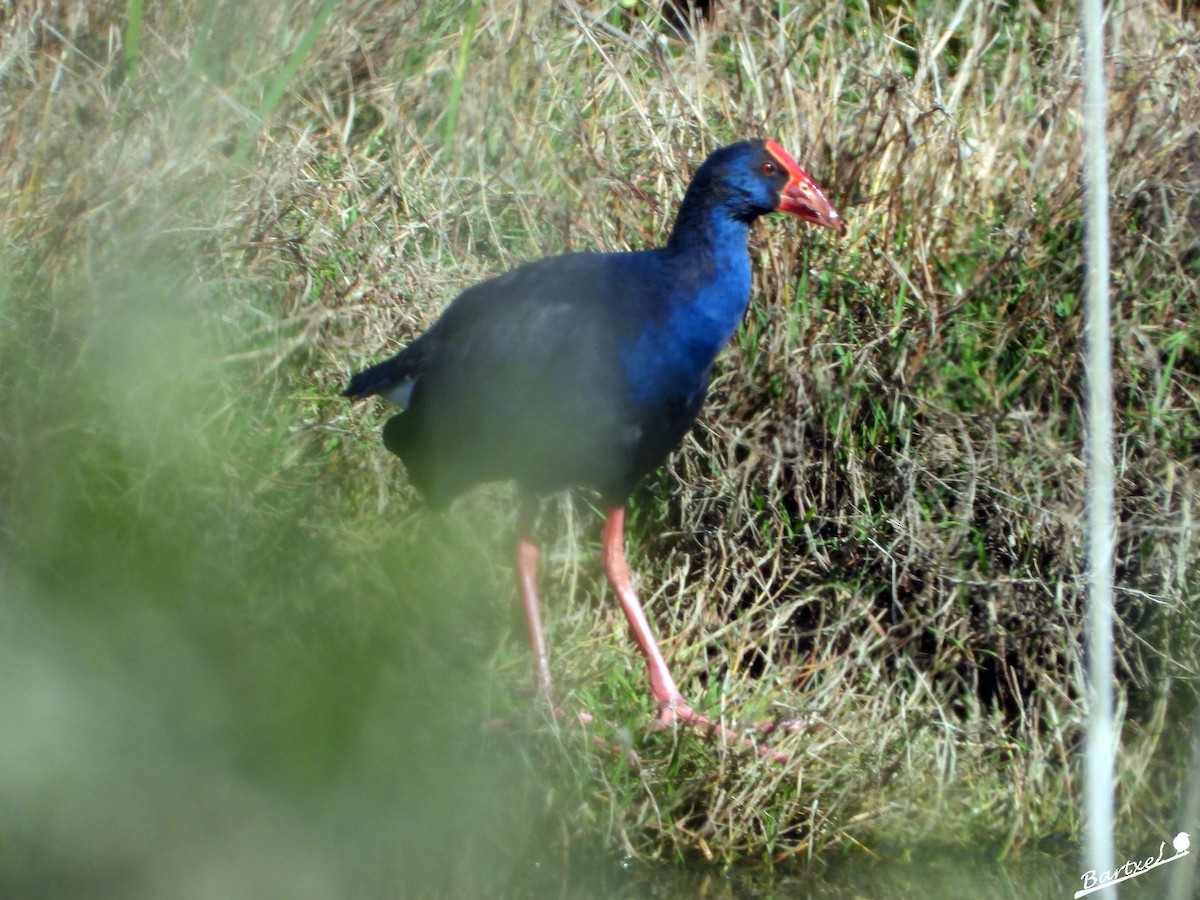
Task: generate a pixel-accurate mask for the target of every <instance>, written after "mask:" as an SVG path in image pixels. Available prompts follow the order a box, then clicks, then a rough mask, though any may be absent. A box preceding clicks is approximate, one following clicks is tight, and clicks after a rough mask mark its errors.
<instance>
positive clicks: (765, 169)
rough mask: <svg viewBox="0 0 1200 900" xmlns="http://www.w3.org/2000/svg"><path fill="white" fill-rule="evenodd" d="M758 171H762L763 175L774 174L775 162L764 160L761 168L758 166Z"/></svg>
mask: <svg viewBox="0 0 1200 900" xmlns="http://www.w3.org/2000/svg"><path fill="white" fill-rule="evenodd" d="M758 171H760V172H762V173H763V174H764V175H774V174H775V163H773V162H765V163H763V164H762V166H761V168H759V170H758Z"/></svg>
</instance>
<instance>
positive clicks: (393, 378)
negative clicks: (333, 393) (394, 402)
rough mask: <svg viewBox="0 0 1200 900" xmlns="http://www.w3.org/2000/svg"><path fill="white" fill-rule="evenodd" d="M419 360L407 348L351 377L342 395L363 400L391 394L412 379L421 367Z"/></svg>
mask: <svg viewBox="0 0 1200 900" xmlns="http://www.w3.org/2000/svg"><path fill="white" fill-rule="evenodd" d="M410 349H411V348H410ZM417 362H418V360H417V359H414V355H413V354H412V353H410V352H409V350H405V351H404V352H403V353H399V354H397V355H396V356H393V357H392V358H391V359H385V360H384V361H383V362H381V363H376V364H375V365H373V366H371V367H370V368H369V369H363V370H362V371H361V372H359V373H358V374H357V375H355V376H354V377H353V378H351V379H350V384H349V385H347V386H346V390H345V391H343V392H342V396H343V397H349V398H350V399H351V400H362V399H363V398H365V397H370V396H372V395H374V394H385V395H390V394H391V393H392V392H394V391H396V389H398V388H402V387H403V386H404V385H405V383H406V382H411V381H412V379H413V378H414V377H415V376H416V374H417V369H418V368H419V366H418V365H417Z"/></svg>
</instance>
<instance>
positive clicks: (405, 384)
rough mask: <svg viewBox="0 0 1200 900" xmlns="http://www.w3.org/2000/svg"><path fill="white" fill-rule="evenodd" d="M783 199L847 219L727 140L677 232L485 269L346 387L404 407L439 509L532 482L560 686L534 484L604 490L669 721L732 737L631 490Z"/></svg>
mask: <svg viewBox="0 0 1200 900" xmlns="http://www.w3.org/2000/svg"><path fill="white" fill-rule="evenodd" d="M773 211H780V212H785V213H791V214H792V215H795V216H798V217H799V218H801V219H805V220H807V221H809V222H813V223H815V224H817V225H824V226H826V227H829V228H834V229H838V228H841V226H842V220H841V218H840V217H839V215H838V213H837V210H835V209H834V208H833V205H832V204H831V203H830V202H829V201H828V200H827V199H826V197H825V195H824V193H822V191H821V189H820V188H819V187H818V186H817V184H816V183H815V182H814V181H813V180H812V179H811V178H810V177H809V176H808V175H807V174H806V173H805V172H804V170H803V169H801V168H800V166H798V165H797V164H796V162H795V160H793V159H792V157H790V156H789V155H788V154H787V153H786V152H785V151H784V149H783V148H782V147H781V146H780V145H779V144H777V143H776V142H774V141H745V142H742V143H739V144H733V145H732V146H729V147H725V148H723V149H721V150H717V151H716V152H715V153H713V154H712V155H711V156H709V157H708V159H706V160H705V161H704V164H703V165H701V166H700V169H699V170H698V171H697V172H696V174H695V176H694V177H693V178H692V182H691V184H690V185H689V186H688V189H687V193H686V195H685V196H684V198H683V205H682V206H680V208H679V215H678V217H677V218H676V220H675V227H674V229H673V230H672V232H671V237H670V240H669V241H668V242H667V245H666V246H665V247H662V248H659V249H656V250H642V251H636V252H627V253H568V254H565V255H563V256H555V257H552V258H549V259H543V260H539V261H537V262H532V263H528V264H526V265H523V266H520V267H519V268H516V269H513V270H512V271H510V272H507V273H505V274H503V275H500V276H498V277H496V278H493V279H491V280H489V281H485V282H483V283H482V284H477V285H475V286H474V287H471V288H469V289H467V290H466V291H464V292H463V293H462V294H461V295H460V296H459V297H458V299H456V300H455V301H454V302H453V303H451V304H450V306H449V307H448V308H447V309H446V311H445V313H443V315H442V317H441V318H440V319H439V320H438V321H437V322H436V323H435V324H434V325H433V327H431V328H430V329H429V330H428V331H426V332H425V333H424V334H422V335H421V336H420V337H418V338H417V339H416V340H415V341H413V342H412V343H411V344H409V345H408V346H407V347H406V348H405V349H404V350H402V351H401V352H400V353H399V354H397V355H396V356H394V357H392V358H391V359H389V360H386V361H385V362H381V363H379V364H378V365H375V366H372V367H371V368H369V369H367V370H365V371H363V372H360V373H358V374H357V375H355V376H354V377H353V378H352V379H351V381H350V385H349V387H348V388H347V389H346V392H345V395H346V396H347V397H350V398H352V399H354V400H358V399H361V398H363V397H369V396H371V395H373V394H381V395H383V396H384V397H386V398H387V399H389V400H391V401H392V402H393V403H395V404H397V405H398V406H400V407H401V408H402V410H403V411H402V412H401V413H400V414H399V415H396V416H393V417H392V418H391V419H389V420H388V422H387V424H386V425H384V428H383V442H384V444H385V445H386V446H387V448H388V449H389V450H390V451H391V452H392V453H394V454H396V455H397V456H399V457H400V458H401V459H402V460H404V464H405V466H406V467H407V469H408V473H409V477H410V478H411V480H412V483H413V485H415V486H416V488H417V489H418V490H419V491H420V493H421V494H422V495H423V496H424V498H425V499H426V501H427V502H428V503H429V505H430V506H432V507H434V508H435V509H440V508H444V507H445V506H446V505H448V504H449V502H450V501H451V500H453V499H454V498H455V497H456V496H457V495H458V494H460V493H461V492H462V491H464V490H465V489H467V488H469V487H471V486H472V485H474V484H477V483H480V482H484V481H497V480H506V479H513V480H515V481H516V482H517V484H518V486H519V489H520V493H521V496H522V502H521V512H520V514H519V522H518V543H517V576H518V582H519V588H520V592H521V597H522V600H523V602H524V605H525V614H526V617H527V619H528V623H529V633H530V638H531V640H532V643H533V651H534V655H535V670H536V675H537V679H538V684H539V686H540V688H541V689H542V691H543V692H544V693H545V694H546V695H547V696H549V695H550V693H551V681H550V669H549V665H548V663H547V655H546V645H545V640H544V637H543V634H542V626H541V616H540V613H539V610H538V592H537V561H538V549H537V545H536V544H535V543H534V540H533V534H532V530H533V529H532V526H533V518H534V514H535V512H536V498H538V497H539V496H541V495H544V494H548V493H551V492H554V491H558V490H561V489H563V488H573V487H583V488H590V489H591V490H594V491H596V492H597V493H598V494H599V495H600V498H601V500H602V501H603V503H604V506H605V508H606V510H607V518H606V521H605V526H604V545H603V553H604V567H605V571H606V573H607V575H608V580H609V583H610V584H611V585H612V589H613V591H614V592H615V593H616V595H617V598H618V600H619V601H620V603H621V608H622V609H623V610H624V612H625V615H626V617H627V618H628V620H629V625H630V629H631V630H632V632H633V638H634V640H635V641H636V642H637V645H638V647H639V649H640V650H641V652H642V654H643V655H644V656H645V657H646V665H647V667H648V668H649V672H650V690H651V693H652V695H653V698H654V701H655V703H656V704H657V705H658V723H659V724H660V725H661V726H666V725H669V724H670V723H671V722H672V721H681V722H685V723H687V724H690V725H693V726H697V727H700V728H703V729H707V730H710V731H712V732H716V733H720V734H721V735H722V736H726V737H730V736H732V735H730V733H729V732H727V731H726V729H724V728H722V727H720V726H718V725H715V724H714V723H712V722H711V721H709V720H708V719H707V718H705V717H704V716H701V715H700V714H698V713H696V712H694V711H693V710H692V709H691V707H690V706H688V704H687V703H686V702H685V701H684V699H683V696H682V695H681V694H680V693H679V689H678V687H676V685H675V680H674V678H672V677H671V673H670V671H669V670H668V668H667V664H666V662H665V660H664V659H663V656H662V653H661V652H660V651H659V649H658V645H657V643H656V642H655V640H654V637H653V634H652V633H651V631H650V626H649V624H648V622H647V621H646V615H645V613H644V612H643V611H642V605H641V603H640V601H639V600H638V597H637V593H636V592H635V591H634V588H633V584H632V582H631V580H630V577H629V570H628V568H627V567H626V564H625V549H624V525H625V502H626V500H627V498H628V496H629V494H630V492H631V491H632V490H633V487H634V485H635V484H636V483H637V481H638V480H639V479H640V478H641V477H642V476H644V475H645V474H647V473H648V472H650V471H651V470H652V469H654V468H655V467H656V466H658V465H659V463H661V462H662V461H663V459H664V458H665V457H666V456H667V454H668V453H669V452H670V451H671V449H672V448H674V447H675V446H676V444H678V443H679V441H680V440H681V439H682V438H683V435H684V433H685V432H686V431H687V430H688V428H689V427H690V426H691V425H692V423H693V421H695V418H696V415H697V413H698V412H699V410H700V406H701V404H702V403H703V402H704V397H705V394H706V392H707V390H708V384H709V374H710V370H711V367H712V362H713V359H714V358H715V357H716V355H717V352H718V351H719V350H720V349H721V347H722V346H724V345H725V343H726V342H727V341H728V340H729V338H730V337H731V336H732V335H733V332H734V330H735V329H736V328H737V325H738V323H739V322H740V321H741V319H742V316H743V314H744V313H745V311H746V307H747V305H748V303H749V301H750V255H749V253H748V252H747V250H746V237H747V234H748V233H749V230H750V225H751V223H753V222H754V220H755V219H757V218H758V217H759V216H761V215H764V214H765V213H769V212H773Z"/></svg>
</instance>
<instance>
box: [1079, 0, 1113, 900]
mask: <svg viewBox="0 0 1200 900" xmlns="http://www.w3.org/2000/svg"><path fill="white" fill-rule="evenodd" d="M1103 15H1104V13H1103V7H1102V4H1101V0H1083V132H1084V153H1083V164H1084V179H1085V204H1084V215H1085V223H1086V228H1085V233H1086V237H1085V255H1086V262H1087V326H1086V327H1087V361H1086V373H1087V468H1088V485H1087V519H1088V539H1087V560H1088V570H1087V587H1088V592H1087V607H1088V614H1087V660H1088V668H1087V672H1088V691H1087V697H1088V703H1087V712H1088V715H1087V723H1088V724H1087V768H1086V779H1085V790H1086V792H1087V802H1086V810H1087V819H1086V825H1085V827H1086V833H1087V841H1086V843H1087V847H1086V853H1085V863H1086V865H1087V868H1088V869H1090V870H1092V871H1093V872H1095V873H1096V875H1097V876H1099V875H1100V874H1101V873H1103V872H1105V871H1112V869H1113V867H1114V866H1113V796H1114V784H1113V763H1114V757H1115V754H1116V746H1117V742H1116V734H1115V731H1114V724H1113V653H1112V617H1113V613H1112V595H1113V542H1114V533H1113V531H1114V526H1113V420H1112V401H1113V387H1112V328H1111V325H1110V311H1109V298H1108V292H1109V283H1108V281H1109V279H1108V267H1109V261H1108V251H1109V247H1108V151H1107V148H1106V145H1105V125H1106V122H1107V103H1106V97H1105V85H1104V22H1103ZM1116 893H1117V892H1116V888H1115V887H1114V888H1111V889H1110V890H1109V891H1106V892H1105V895H1106V896H1109V897H1115V896H1116Z"/></svg>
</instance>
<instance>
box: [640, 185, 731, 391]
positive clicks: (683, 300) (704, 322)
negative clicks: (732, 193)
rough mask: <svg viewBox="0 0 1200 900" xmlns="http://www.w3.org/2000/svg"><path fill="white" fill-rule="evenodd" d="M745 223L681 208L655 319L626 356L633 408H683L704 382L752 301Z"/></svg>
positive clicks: (714, 210)
mask: <svg viewBox="0 0 1200 900" xmlns="http://www.w3.org/2000/svg"><path fill="white" fill-rule="evenodd" d="M748 231H749V223H747V222H742V221H739V220H737V219H735V218H733V217H732V216H730V215H728V213H726V212H724V211H723V210H721V209H720V208H719V207H715V206H714V207H709V208H704V207H702V206H701V207H690V206H689V205H688V204H687V203H685V204H684V207H683V209H681V211H680V214H679V219H678V220H677V222H676V225H675V229H674V231H673V232H672V234H671V239H670V241H669V242H668V244H667V246H666V247H665V248H664V249H663V250H661V251H659V252H660V253H661V254H662V260H663V263H664V270H665V274H666V280H665V283H664V285H663V289H664V296H662V297H661V298H660V302H661V304H662V305H661V307H660V314H659V315H658V316H655V317H654V318H653V320H652V321H651V322H650V323H648V324H647V326H646V327H645V329H644V330H643V331H642V332H641V334H640V335H639V336H638V338H637V340H636V342H635V343H634V344H633V346H632V348H631V350H630V351H629V352H628V354H627V355H626V360H625V361H626V369H627V374H628V375H629V377H630V382H631V384H632V387H633V395H634V400H635V402H637V403H639V404H641V405H647V406H649V405H653V404H656V403H659V402H683V401H685V400H687V399H688V398H689V397H690V396H691V395H693V394H694V393H695V392H696V391H698V390H699V391H703V390H704V388H705V386H706V385H707V383H708V369H709V367H710V366H711V365H712V362H713V359H715V358H716V355H717V353H718V352H719V351H720V349H721V348H722V347H723V346H724V345H725V344H726V343H727V342H728V341H729V338H730V337H731V336H732V335H733V333H734V331H735V330H736V329H737V326H738V323H739V322H741V320H742V316H743V315H744V314H745V312H746V306H747V304H748V303H749V302H750V254H749V253H748V252H747V250H746V236H747V233H748Z"/></svg>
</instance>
